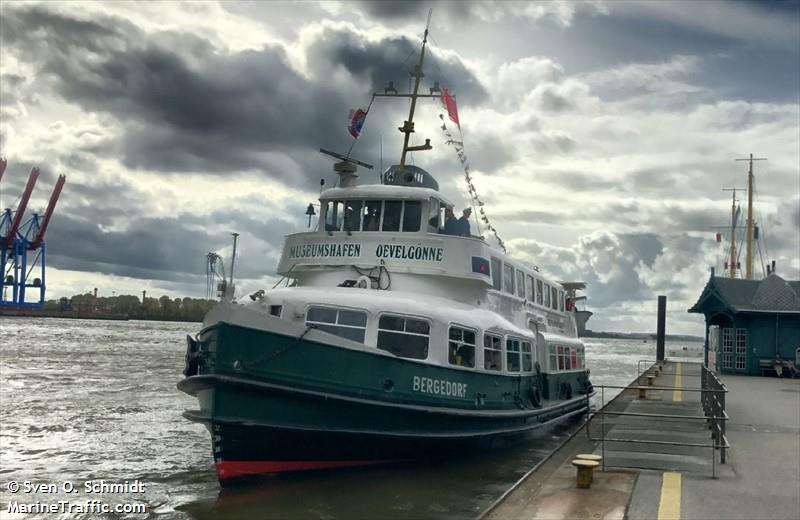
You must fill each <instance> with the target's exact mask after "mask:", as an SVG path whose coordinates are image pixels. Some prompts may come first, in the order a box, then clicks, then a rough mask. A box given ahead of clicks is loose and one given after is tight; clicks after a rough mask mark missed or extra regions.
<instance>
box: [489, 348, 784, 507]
mask: <svg viewBox="0 0 800 520" xmlns="http://www.w3.org/2000/svg"><path fill="white" fill-rule="evenodd" d="M662 368H663V370H662V372H661V373H660V375H658V376H657V377H656V378H655V380H654V381H653V386H654V388H658V387H662V388H666V389H664V390H654V389H648V390H647V391H646V398H645V399H640V398H639V390H638V387H639V386H640V385H639V384H638V382H637V381H633V382H632V383H631V385H629V386H628V388H627V389H626V390H624V391H623V392H622V393H621V394H619V395H618V396H617V397H616V398H615V399H613V400H612V401H611V402H609V403H608V404H607V405H606V406H605V407H604V408H603V410H604V411H606V412H609V413H608V414H596V415H595V416H594V417H593V419H592V420H591V422H590V423H589V425H588V427H586V428H581V429H579V430H578V431H577V432H575V434H574V435H573V436H572V437H571V438H570V439H568V440H567V441H566V442H565V443H564V444H562V445H561V446H560V448H559V449H557V450H556V451H554V452H553V453H552V454H551V455H550V457H549V458H548V459H546V460H545V461H543V462H542V463H540V464H539V465H538V466H537V467H535V468H533V469H532V470H531V471H530V472H528V474H526V475H525V476H524V477H523V478H522V479H521V480H520V481H519V482H517V483H516V484H515V485H514V486H513V487H512V488H511V489H509V490H508V491H507V492H506V493H505V494H504V495H503V496H502V497H501V498H500V499H499V500H498V501H497V502H495V503H494V504H493V505H492V506H491V507H490V508H489V509H488V510H486V511H485V512H484V513H483V514H482V515H481V517H480V518H482V519H487V520H488V519H492V520H497V519H507V518H531V519H539V518H542V519H543V518H547V519H560V518H564V519H566V518H604V519H612V518H618V519H623V518H627V519H631V520H640V519H642V520H644V519H655V518H658V519H659V520H665V519H676V518H677V519H680V518H683V519H711V518H720V519H722V518H725V519H735V518H741V519H752V518H769V519H784V518H785V519H796V518H799V517H800V495H799V494H798V492H797V490H798V489H800V379H778V378H762V377H752V376H738V375H728V374H725V375H718V377H720V380H721V381H722V383H723V384H724V385H725V386H726V387H727V390H728V393H727V396H726V401H727V403H726V411H727V413H728V416H729V418H730V419H729V420H728V421H727V427H726V429H727V431H726V437H727V441H728V442H729V444H730V446H731V447H730V448H729V449H727V450H726V459H727V460H726V462H725V463H724V464H722V463H721V461H720V455H721V453H720V449H716V450H714V449H713V448H712V447H711V444H712V442H713V441H712V440H711V432H710V430H709V426H708V424H707V423H706V421H704V420H699V421H692V420H681V419H675V418H672V419H668V418H660V419H656V418H651V417H641V416H615V415H612V414H611V413H610V412H626V413H644V414H658V415H662V416H663V415H674V416H695V417H696V416H703V407H702V405H701V402H700V393H698V392H692V391H691V390H690V389H692V388H698V387H699V384H698V375H699V372H700V366H699V365H697V364H693V363H683V362H670V361H667V362H666V363H665V364H664V365H663V367H662ZM645 381H646V379H645ZM646 385H647V383H646V382H644V385H643V386H646ZM676 388H682V389H683V390H676ZM603 433H604V435H603ZM590 436H591V438H593V439H597V438H602V437H604V438H605V439H606V441H605V442H604V443H603V442H600V441H596V440H591V439H590ZM610 438H614V439H618V440H633V439H636V440H650V441H656V442H658V441H661V442H673V443H676V444H677V443H681V444H685V445H684V446H678V445H673V444H639V443H627V442H619V441H617V442H612V441H609V440H608V439H610ZM688 445H691V446H688ZM699 445H702V446H703V447H701V446H699ZM705 445H707V446H708V447H704V446H705ZM712 452H714V453H715V454H714V458H712ZM578 453H595V454H600V455H602V456H603V457H604V460H603V463H604V467H599V468H597V470H595V473H594V483H593V484H592V486H591V488H590V489H578V488H577V487H576V479H575V468H573V467H572V465H571V461H572V459H573V458H574V457H575V455H576V454H578Z"/></svg>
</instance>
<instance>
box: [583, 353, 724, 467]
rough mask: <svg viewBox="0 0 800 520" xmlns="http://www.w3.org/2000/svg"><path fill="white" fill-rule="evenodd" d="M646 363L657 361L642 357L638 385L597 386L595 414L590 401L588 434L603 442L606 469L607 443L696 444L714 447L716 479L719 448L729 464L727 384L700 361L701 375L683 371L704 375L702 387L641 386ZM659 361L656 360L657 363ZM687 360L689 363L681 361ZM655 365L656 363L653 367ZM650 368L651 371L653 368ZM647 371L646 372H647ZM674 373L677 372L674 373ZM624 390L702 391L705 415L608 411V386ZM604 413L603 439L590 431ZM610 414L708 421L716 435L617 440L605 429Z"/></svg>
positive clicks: (601, 418) (721, 459)
mask: <svg viewBox="0 0 800 520" xmlns="http://www.w3.org/2000/svg"><path fill="white" fill-rule="evenodd" d="M643 362H653V361H652V360H639V362H638V366H637V372H638V374H637V376H636V383H637V385H636V386H632V385H629V386H616V385H595V389H600V395H601V405H600V409H598V410H595V411H594V412H593V413H592V411H591V410H590V409H589V404H588V402H587V419H586V423H585V428H586V436H587V438H588V439H589V440H591V441H600V443H601V450H602V457H603V458H602V464H603V470H605V443H606V441H608V442H627V443H633V444H653V445H661V446H686V447H694V448H711V472H712V477H713V478H716V476H717V475H716V450H720V462H721V463H722V464H725V463H726V458H727V457H726V450H727V449H729V448H730V447H731V446H730V443H729V442H728V438H727V435H726V434H725V423H726V422H727V421H728V420H730V417H729V416H728V413H727V411H726V410H725V394H726V393H728V389H727V388H726V387H725V385H724V384H723V383H722V382H721V381H720V380H719V378H718V377H717V376H716V375H715V374H714V373H712V372H711V371H710V370H708V368H706V366H705V365H703V364H700V374H699V375H695V374H681V375H682V376H683V377H687V376H693V377H699V378H700V385H701V387H700V388H689V387H678V386H641V385H640V384H639V378H640V377H641V375H642V374H641V368H640V367H641V363H643ZM653 363H654V364H655V362H653ZM681 363H685V362H683V361H682V362H681ZM686 363H690V364H699V363H692V362H686ZM650 368H652V366H651V367H650ZM650 368H648V369H647V370H650ZM645 372H646V371H645ZM661 373H662V374H667V373H665V372H661ZM671 373H672V374H674V372H671ZM606 388H609V389H622V390H636V389H642V388H643V389H647V390H663V391H668V390H680V391H682V392H698V393H700V402H701V405H702V407H703V415H700V416H692V415H676V414H657V413H642V412H614V411H608V410H605V406H606V402H605V389H606ZM597 415H599V416H600V421H601V425H600V428H601V431H602V436H601V437H599V438H595V437H592V435H591V432H590V431H589V423H590V422H591V421H592V419H594V417H595V416H597ZM606 415H616V416H627V417H646V418H649V419H675V420H690V421H691V420H697V421H700V420H704V421H708V423H709V428H710V429H711V433H712V438H711V443H710V444H705V443H696V442H694V443H692V442H673V441H656V440H641V439H616V438H607V437H606V428H605V416H606Z"/></svg>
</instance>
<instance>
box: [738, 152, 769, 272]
mask: <svg viewBox="0 0 800 520" xmlns="http://www.w3.org/2000/svg"><path fill="white" fill-rule="evenodd" d="M736 160H737V161H749V162H750V168H749V170H748V172H747V235H746V237H747V238H746V240H747V257H746V259H745V276H744V277H745V278H746V279H747V280H752V279H753V227H754V224H753V161H766V159H765V158H761V157H756V158H754V157H753V154H750V157H749V158H747V159H736Z"/></svg>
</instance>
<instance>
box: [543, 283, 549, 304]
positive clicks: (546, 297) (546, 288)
mask: <svg viewBox="0 0 800 520" xmlns="http://www.w3.org/2000/svg"><path fill="white" fill-rule="evenodd" d="M544 306H545V307H550V284H544Z"/></svg>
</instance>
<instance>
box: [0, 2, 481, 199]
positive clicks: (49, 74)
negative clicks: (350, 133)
mask: <svg viewBox="0 0 800 520" xmlns="http://www.w3.org/2000/svg"><path fill="white" fill-rule="evenodd" d="M6 11H7V13H6V16H5V17H4V18H5V20H4V30H3V33H2V43H3V45H4V46H6V47H8V48H13V49H14V52H16V53H17V54H18V55H19V56H21V57H23V59H25V60H27V61H28V62H30V63H31V64H35V65H37V66H38V67H40V72H41V73H42V77H43V79H44V78H46V80H47V82H49V83H50V85H51V86H52V88H53V89H54V90H55V91H56V92H57V93H58V94H59V95H60V96H62V97H63V98H64V99H66V100H68V101H70V102H73V103H76V104H78V105H80V106H81V107H82V108H83V109H84V110H86V111H89V112H94V111H102V112H106V113H109V114H111V115H112V116H114V117H115V118H116V119H117V120H119V121H120V122H121V123H122V124H123V129H124V135H123V136H122V138H121V140H120V142H118V143H114V144H113V146H112V145H111V144H109V146H110V147H111V148H112V149H111V150H110V152H111V153H117V154H121V155H122V158H123V162H124V163H125V164H126V166H129V167H141V168H148V169H156V170H164V171H170V172H179V171H200V172H225V171H231V170H237V169H239V170H241V169H260V170H264V171H265V172H266V173H267V175H270V176H273V177H277V178H280V179H281V180H283V181H284V182H286V183H289V184H301V183H305V182H307V180H306V179H307V177H306V175H305V174H306V173H308V172H310V171H312V170H314V169H315V165H317V164H318V162H319V158H318V157H317V155H316V153H315V148H316V147H317V146H319V145H320V144H327V143H330V142H331V141H332V140H333V141H337V139H336V138H332V136H341V138H340V139H342V140H344V139H345V138H346V134H345V129H344V127H345V123H344V117H342V114H343V113H345V112H346V110H347V108H349V107H350V106H352V105H353V101H352V100H349V99H348V98H347V97H346V96H352V93H344V92H340V91H337V90H336V88H335V85H333V84H331V82H330V81H327V80H325V81H322V80H320V81H319V82H312V81H308V80H306V79H305V78H303V77H302V76H300V75H299V74H297V73H296V72H295V71H294V70H293V69H292V68H291V67H289V66H288V65H287V62H286V56H285V55H284V52H283V50H282V49H279V48H269V47H267V48H263V49H260V50H257V51H253V50H249V51H243V52H239V53H234V54H231V55H224V54H221V53H217V52H214V51H213V49H212V48H211V47H210V46H209V44H207V43H206V42H203V41H201V40H198V39H197V38H196V37H194V36H191V35H184V34H179V33H165V32H162V33H159V34H157V35H145V34H144V33H142V32H141V30H139V29H138V28H136V27H135V26H133V25H132V24H130V23H128V22H125V21H121V20H119V19H117V18H110V17H107V18H103V19H96V20H94V21H83V20H76V19H72V18H70V17H67V16H64V15H60V14H55V13H51V12H47V11H46V10H44V9H41V8H38V7H34V8H18V9H7V10H6ZM323 42H324V43H321V44H320V45H317V46H315V47H314V49H313V50H312V52H311V56H310V61H311V62H312V63H315V64H316V65H318V66H320V67H324V66H326V64H325V60H326V59H330V60H333V62H334V65H335V66H344V67H345V68H346V69H347V70H348V71H349V72H350V73H351V74H353V75H354V76H356V77H365V78H369V81H370V82H371V83H373V84H374V85H378V84H380V87H381V88H382V86H383V84H384V83H385V81H386V80H387V78H388V79H391V77H392V76H391V75H390V72H392V73H397V71H401V72H402V71H404V70H405V69H404V68H403V67H399V64H400V63H402V61H403V58H405V57H406V55H407V51H408V52H410V51H411V50H412V49H413V48H414V47H415V44H413V43H412V42H411V41H410V40H406V39H394V40H385V41H382V42H378V43H374V44H365V43H363V42H361V41H360V40H358V39H356V38H355V37H353V36H352V35H351V34H349V33H346V32H336V31H328V32H326V34H325V39H324V40H323ZM401 54H403V56H402V57H400V55H401ZM439 67H440V68H441V70H442V72H443V73H444V74H443V75H444V77H446V78H448V80H449V81H450V82H451V85H452V86H453V88H454V89H458V90H457V91H458V92H459V95H463V96H464V97H465V98H466V99H473V100H475V99H482V98H484V97H485V91H484V90H483V88H482V87H481V85H480V83H479V82H478V81H477V80H476V79H475V77H474V76H472V75H471V74H470V73H469V72H468V71H467V70H466V68H465V67H464V66H463V64H462V63H460V62H459V61H457V60H455V61H454V60H450V61H444V60H440V64H439ZM404 74H407V71H405V72H404ZM400 84H401V83H398V85H400ZM367 90H369V91H371V90H372V89H371V88H366V89H365V91H367ZM269 152H273V154H270V153H269ZM277 152H280V153H282V154H288V155H289V157H291V159H292V161H293V164H290V165H282V164H280V161H278V162H277V163H276V160H275V157H274V153H277ZM309 155H311V157H309ZM285 162H287V161H285ZM283 166H286V167H283ZM298 166H299V169H300V170H302V171H301V172H297V171H295V170H297V169H298Z"/></svg>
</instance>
